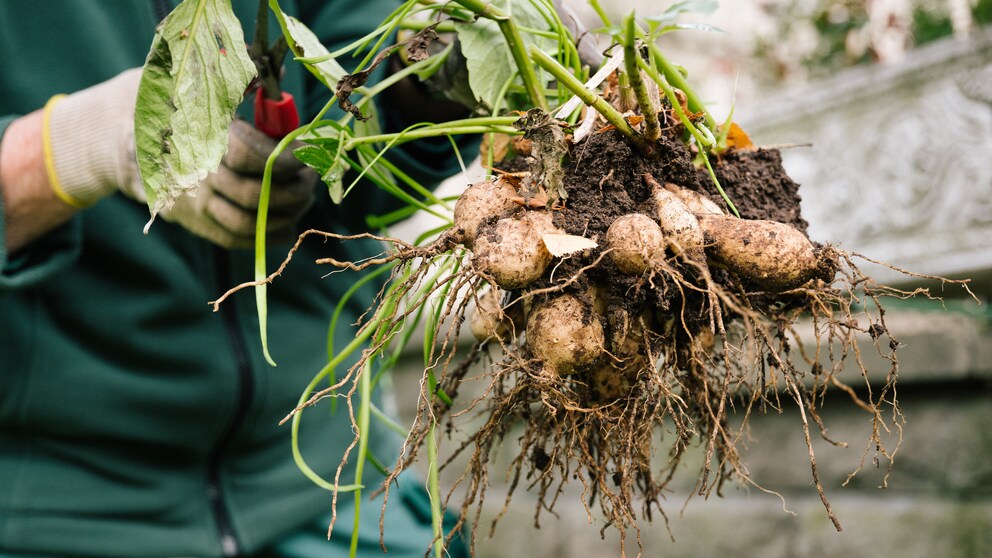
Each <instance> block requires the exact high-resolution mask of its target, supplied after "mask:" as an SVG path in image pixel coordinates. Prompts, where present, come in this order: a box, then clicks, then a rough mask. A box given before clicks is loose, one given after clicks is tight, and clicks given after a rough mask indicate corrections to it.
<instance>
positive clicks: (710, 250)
mask: <svg viewBox="0 0 992 558" xmlns="http://www.w3.org/2000/svg"><path fill="white" fill-rule="evenodd" d="M699 224H700V227H702V230H703V231H704V234H705V236H706V242H707V247H706V252H707V254H708V255H709V257H710V259H711V260H713V261H714V262H716V263H718V264H720V265H723V266H724V267H726V268H727V269H729V270H730V271H732V272H734V273H735V274H736V275H737V276H738V277H740V278H741V279H744V280H745V281H746V282H748V283H749V284H751V285H753V286H756V287H758V288H761V289H763V290H766V291H772V292H781V291H787V290H789V289H794V288H796V287H799V286H801V285H803V284H805V283H806V282H807V281H809V280H811V279H814V278H819V279H823V280H824V281H830V280H832V279H833V276H834V273H835V272H836V267H835V265H834V264H833V262H832V260H829V259H827V258H824V259H821V258H819V257H818V251H817V250H816V248H815V247H814V246H813V244H812V243H811V242H810V241H809V239H808V238H806V235H804V234H803V233H802V232H801V231H799V230H798V229H796V228H795V227H793V226H791V225H787V224H785V223H778V222H775V221H759V220H748V219H738V218H736V217H730V216H717V215H700V216H699Z"/></svg>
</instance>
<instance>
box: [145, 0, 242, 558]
mask: <svg viewBox="0 0 992 558" xmlns="http://www.w3.org/2000/svg"><path fill="white" fill-rule="evenodd" d="M151 3H152V9H153V10H154V11H155V17H156V18H157V20H156V22H161V21H162V20H163V19H165V17H166V16H168V15H169V13H170V12H171V11H172V2H171V1H170V0H151ZM214 260H215V263H216V273H217V286H218V287H219V291H223V290H224V289H226V288H227V283H228V282H229V281H230V275H231V266H230V262H229V260H228V256H227V254H226V253H225V252H224V250H222V249H221V248H219V247H217V248H214ZM219 291H218V292H219ZM220 313H221V316H222V319H223V320H224V331H225V333H226V334H227V340H228V345H229V346H230V349H231V355H232V357H233V358H234V365H235V368H236V369H237V373H238V401H237V405H236V407H235V410H234V417H233V418H232V419H231V422H230V423H229V424H228V426H227V429H225V430H224V433H223V434H222V435H221V437H220V438H219V439H218V440H217V443H216V444H215V445H214V447H213V449H212V450H211V451H210V454H209V456H208V458H207V482H206V495H207V501H209V502H210V508H211V511H212V512H213V516H214V523H215V524H216V525H217V532H218V534H219V535H220V547H221V552H222V553H223V554H224V556H237V555H238V553H239V552H240V548H239V546H240V545H239V544H238V538H237V536H236V535H235V534H234V524H233V523H232V521H231V514H230V512H229V511H228V509H227V504H226V502H225V500H224V493H223V492H222V490H221V480H220V475H221V463H222V461H223V457H224V453H225V452H226V450H227V448H228V446H230V445H231V442H232V440H233V439H234V435H235V434H236V433H237V432H238V430H240V429H241V425H242V424H243V423H244V421H245V417H246V415H247V414H248V407H249V406H250V405H251V400H252V395H253V394H252V392H253V391H254V380H253V378H252V375H251V362H250V361H249V359H248V348H247V347H246V346H245V342H244V339H243V338H242V337H241V332H240V328H239V327H238V313H237V309H236V308H235V307H234V304H222V305H221V308H220Z"/></svg>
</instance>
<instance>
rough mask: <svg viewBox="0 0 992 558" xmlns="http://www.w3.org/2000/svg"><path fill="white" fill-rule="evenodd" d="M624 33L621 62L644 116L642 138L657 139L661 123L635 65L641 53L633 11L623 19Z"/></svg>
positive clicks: (639, 71) (659, 134)
mask: <svg viewBox="0 0 992 558" xmlns="http://www.w3.org/2000/svg"><path fill="white" fill-rule="evenodd" d="M623 23H624V29H625V33H624V36H623V62H624V66H625V68H626V69H627V77H629V78H630V86H631V88H633V89H634V95H636V97H637V104H638V105H639V106H640V107H641V114H642V115H643V116H644V138H645V139H647V140H648V141H658V138H660V137H661V124H660V123H659V122H658V113H657V112H656V111H655V108H654V103H653V102H652V101H651V96H650V95H648V88H647V86H646V85H645V84H644V80H643V79H641V70H640V68H638V66H637V61H638V60H639V59H640V58H641V53H640V52H638V49H637V35H636V31H635V27H634V12H630V14H629V15H628V16H627V17H626V19H624V22H623Z"/></svg>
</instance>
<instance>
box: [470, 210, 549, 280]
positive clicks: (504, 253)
mask: <svg viewBox="0 0 992 558" xmlns="http://www.w3.org/2000/svg"><path fill="white" fill-rule="evenodd" d="M549 224H550V221H548V220H547V219H546V218H545V217H544V216H542V215H541V214H540V213H538V214H537V215H531V213H528V214H526V215H524V216H523V217H522V218H520V219H514V218H506V219H500V220H499V221H497V222H496V224H495V226H493V227H491V228H490V227H483V229H482V230H481V231H479V235H478V236H477V237H476V239H475V247H474V248H473V250H472V252H473V254H474V255H473V259H472V261H473V262H474V264H475V266H476V268H477V269H478V270H479V271H480V272H482V273H483V274H485V275H487V276H488V277H491V278H492V280H493V281H495V282H496V284H497V285H498V286H499V287H500V288H502V289H506V290H513V289H521V288H523V287H526V286H528V285H530V284H531V283H533V282H534V281H537V280H538V279H540V278H541V276H542V275H544V271H545V270H546V269H547V268H548V264H550V263H551V252H548V248H547V247H546V246H545V245H544V241H543V240H542V239H541V235H542V234H545V233H546V232H550V230H548V229H547V228H546V227H547V226H548V225H549Z"/></svg>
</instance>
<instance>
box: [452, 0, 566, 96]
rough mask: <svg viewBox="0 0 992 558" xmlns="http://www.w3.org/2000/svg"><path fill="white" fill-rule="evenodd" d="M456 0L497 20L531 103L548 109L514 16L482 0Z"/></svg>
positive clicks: (483, 15) (482, 14) (480, 14)
mask: <svg viewBox="0 0 992 558" xmlns="http://www.w3.org/2000/svg"><path fill="white" fill-rule="evenodd" d="M455 2H457V3H459V4H461V5H462V6H464V7H465V8H466V9H468V10H470V11H472V12H473V13H475V15H477V16H479V17H483V18H486V19H491V20H493V21H495V22H496V25H497V26H499V30H500V33H502V34H503V38H504V39H505V40H506V46H508V47H509V48H510V54H511V55H513V62H514V63H515V64H516V65H517V70H518V71H519V72H520V78H521V79H522V80H523V81H524V88H526V90H527V96H528V97H529V98H530V102H531V104H532V105H533V106H535V107H540V108H541V109H542V110H545V111H546V110H548V101H547V99H546V98H545V97H544V94H543V93H542V90H543V88H542V87H541V83H540V81H538V79H537V72H535V71H534V66H532V65H531V63H530V59H529V58H528V57H527V50H526V48H527V47H526V45H525V44H524V38H523V35H521V34H520V28H519V27H517V23H516V22H515V21H514V20H513V18H512V17H510V16H509V15H507V14H505V13H503V12H502V11H501V10H499V9H498V8H496V7H495V6H493V5H492V4H487V3H485V2H482V1H481V0H455Z"/></svg>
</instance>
